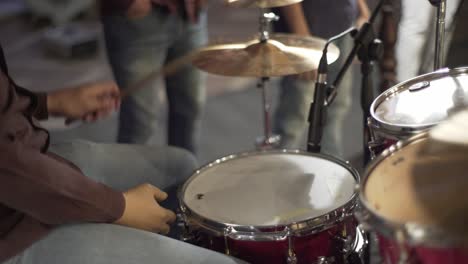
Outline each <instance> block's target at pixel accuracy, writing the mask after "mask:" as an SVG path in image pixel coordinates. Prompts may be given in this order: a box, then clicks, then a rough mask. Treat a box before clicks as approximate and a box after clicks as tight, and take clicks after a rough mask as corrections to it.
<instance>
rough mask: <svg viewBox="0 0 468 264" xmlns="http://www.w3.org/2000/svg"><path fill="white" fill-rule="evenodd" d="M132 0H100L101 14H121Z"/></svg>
mask: <svg viewBox="0 0 468 264" xmlns="http://www.w3.org/2000/svg"><path fill="white" fill-rule="evenodd" d="M133 1H134V0H101V13H102V14H103V15H109V14H115V13H119V14H123V13H125V12H126V11H127V10H128V8H129V7H130V5H131V4H132V3H133Z"/></svg>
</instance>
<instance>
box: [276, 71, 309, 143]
mask: <svg viewBox="0 0 468 264" xmlns="http://www.w3.org/2000/svg"><path fill="white" fill-rule="evenodd" d="M314 90H315V82H314V81H304V80H298V79H297V78H296V77H295V76H287V77H284V78H283V79H281V82H280V90H279V102H278V107H277V108H276V110H275V113H274V126H273V133H274V134H278V135H280V136H281V143H280V147H281V148H291V149H295V148H301V149H303V148H304V146H301V145H302V143H303V138H304V131H305V130H306V127H307V125H308V123H307V118H308V115H309V108H310V103H311V102H312V100H313V97H314Z"/></svg>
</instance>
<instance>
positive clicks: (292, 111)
mask: <svg viewBox="0 0 468 264" xmlns="http://www.w3.org/2000/svg"><path fill="white" fill-rule="evenodd" d="M337 46H338V48H339V49H340V51H341V55H340V58H339V59H338V60H337V61H336V62H335V63H334V64H332V65H330V66H329V77H328V82H332V81H333V80H334V79H335V76H336V75H337V74H338V71H339V69H340V67H341V66H342V65H343V63H344V60H346V57H347V55H348V53H349V51H350V49H351V48H352V42H351V39H345V40H344V41H341V42H338V43H337ZM352 84H353V81H352V74H351V73H350V72H348V73H347V74H346V75H345V77H344V78H343V80H342V82H341V85H340V87H339V90H338V91H339V92H338V95H337V97H336V99H335V101H334V102H333V104H332V105H331V106H330V107H329V108H328V109H327V117H326V124H325V127H324V131H323V137H322V152H324V153H328V154H331V155H335V156H338V157H343V155H344V154H343V152H344V150H343V148H344V147H343V135H342V133H343V131H344V127H343V123H344V120H345V118H346V116H347V114H348V113H349V111H350V109H351V100H352V99H351V94H352ZM314 90H315V82H313V81H303V80H298V79H297V78H295V77H294V76H288V77H285V78H283V79H282V80H281V83H280V93H279V96H280V100H279V105H278V108H277V109H276V111H275V125H274V132H275V133H277V134H279V135H280V136H281V138H282V139H281V147H283V148H302V149H303V148H305V144H304V145H301V144H303V143H304V142H303V139H304V132H305V131H306V129H307V128H308V126H309V123H308V120H307V119H308V115H309V109H310V103H311V102H312V101H313V97H314Z"/></svg>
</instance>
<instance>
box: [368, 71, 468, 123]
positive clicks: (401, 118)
mask: <svg viewBox="0 0 468 264" xmlns="http://www.w3.org/2000/svg"><path fill="white" fill-rule="evenodd" d="M467 73H468V68H458V69H454V70H446V69H445V70H442V71H438V72H433V73H430V74H425V75H421V76H418V77H416V78H414V79H411V80H409V81H406V82H403V83H400V84H397V85H396V86H394V87H392V88H390V89H389V90H387V91H386V92H384V93H383V94H382V95H380V96H379V97H378V98H376V99H375V100H374V102H373V104H372V106H371V114H372V116H373V117H374V118H375V119H376V120H377V121H379V122H382V123H386V124H391V125H394V126H402V127H427V126H432V125H435V124H437V123H439V122H440V121H442V120H444V119H446V118H447V116H448V115H449V114H450V113H451V112H452V111H455V110H457V109H458V108H460V107H463V106H464V105H467V104H468V75H467Z"/></svg>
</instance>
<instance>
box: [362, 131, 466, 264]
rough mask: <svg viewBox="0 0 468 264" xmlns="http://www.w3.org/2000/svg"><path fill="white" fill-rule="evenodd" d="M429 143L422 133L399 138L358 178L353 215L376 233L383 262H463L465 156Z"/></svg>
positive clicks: (387, 263)
mask: <svg viewBox="0 0 468 264" xmlns="http://www.w3.org/2000/svg"><path fill="white" fill-rule="evenodd" d="M433 149H434V146H433V145H432V143H430V141H429V139H428V137H427V133H422V134H420V135H417V136H415V137H412V138H410V139H408V140H406V141H403V142H401V141H400V142H398V143H397V144H396V145H393V146H391V147H390V148H389V149H387V150H385V151H384V152H383V153H382V155H380V156H379V157H378V158H377V159H375V160H374V161H373V163H372V164H371V165H370V167H369V169H368V170H367V172H366V175H365V176H364V179H363V181H362V182H361V186H360V190H361V192H360V194H359V201H360V204H361V206H360V209H359V210H358V212H357V216H358V219H359V221H360V222H361V226H362V227H364V229H365V230H368V231H375V232H376V233H377V237H378V241H379V248H380V253H381V257H382V263H386V264H397V263H398V264H400V263H401V264H455V263H456V264H461V263H468V228H467V227H466V224H467V223H468V200H467V199H466V197H467V196H466V190H467V189H468V174H467V171H468V164H467V161H468V159H467V158H466V155H464V156H463V155H461V154H459V153H458V154H456V155H454V156H450V155H452V154H453V153H452V152H447V153H444V155H438V154H434V153H432V152H431V151H433ZM428 150H430V151H428ZM428 153H430V154H428ZM450 153H452V154H450Z"/></svg>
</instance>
